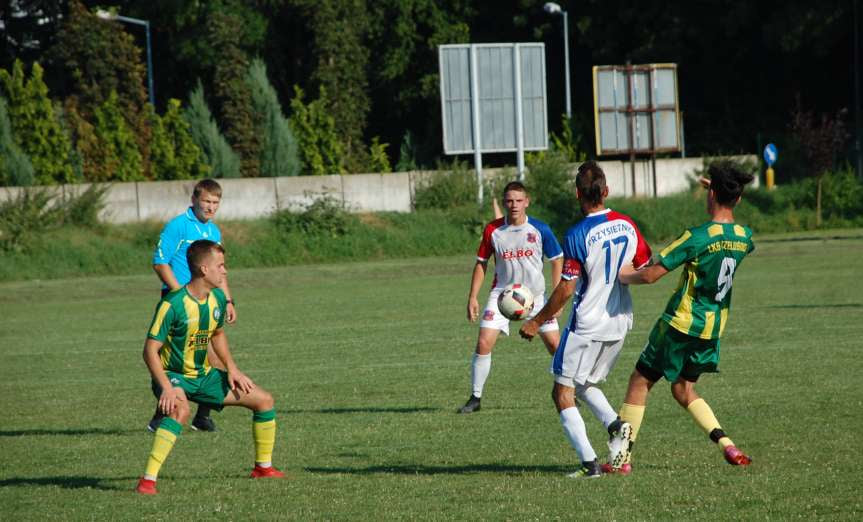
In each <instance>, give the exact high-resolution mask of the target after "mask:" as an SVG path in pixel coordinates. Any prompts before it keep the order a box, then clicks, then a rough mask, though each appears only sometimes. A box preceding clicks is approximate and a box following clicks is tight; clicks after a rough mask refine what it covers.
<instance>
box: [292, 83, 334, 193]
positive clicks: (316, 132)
mask: <svg viewBox="0 0 863 522" xmlns="http://www.w3.org/2000/svg"><path fill="white" fill-rule="evenodd" d="M303 96H304V93H303V90H302V89H300V88H299V87H298V86H294V99H293V100H291V109H292V110H293V114H292V115H291V119H290V122H291V128H292V129H293V130H294V134H295V135H296V137H297V140H299V144H300V157H302V159H303V167H304V169H305V171H306V172H307V173H308V174H311V175H313V176H323V175H326V174H344V172H345V169H344V153H343V149H342V144H341V141H340V140H339V136H338V134H337V132H336V122H335V119H334V118H333V117H332V115H331V114H330V112H329V111H328V110H327V90H326V89H325V88H323V87H322V88H321V93H320V97H319V98H318V99H317V100H315V101H313V102H310V103H308V104H306V103H304V102H303Z"/></svg>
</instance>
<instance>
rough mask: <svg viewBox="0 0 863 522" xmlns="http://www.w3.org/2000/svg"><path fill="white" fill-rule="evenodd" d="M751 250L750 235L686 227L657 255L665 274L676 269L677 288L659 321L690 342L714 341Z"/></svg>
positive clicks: (711, 225)
mask: <svg viewBox="0 0 863 522" xmlns="http://www.w3.org/2000/svg"><path fill="white" fill-rule="evenodd" d="M754 249H755V244H754V243H753V242H752V230H750V229H749V228H748V227H744V226H741V225H736V224H734V223H716V222H713V221H708V222H707V223H704V224H703V225H700V226H697V227H694V228H690V229H688V230H686V231H685V232H683V234H681V236H680V237H679V238H677V239H676V240H675V241H674V242H673V243H671V244H670V245H668V246H667V247H666V248H665V249H664V250H663V251H662V252H660V254H659V262H660V263H661V264H662V266H664V267H665V268H667V269H668V270H669V271H671V270H674V269H675V268H677V267H678V266H680V265H684V266H683V273H682V274H681V276H680V283H679V284H678V286H677V289H676V290H675V291H674V294H673V295H672V296H671V299H669V301H668V305H667V306H666V307H665V312H664V313H663V314H662V319H663V320H664V321H666V322H667V323H668V324H670V325H671V326H672V327H674V328H675V329H676V330H678V331H680V332H683V333H685V334H687V335H690V336H692V337H699V338H701V339H719V337H720V336H721V335H722V332H723V330H724V329H725V322H726V320H727V319H728V309H729V308H730V307H731V284H732V283H733V278H734V272H735V271H736V270H737V268H738V267H739V266H740V263H741V262H742V261H743V258H744V257H746V254H748V253H749V252H752V251H753V250H754Z"/></svg>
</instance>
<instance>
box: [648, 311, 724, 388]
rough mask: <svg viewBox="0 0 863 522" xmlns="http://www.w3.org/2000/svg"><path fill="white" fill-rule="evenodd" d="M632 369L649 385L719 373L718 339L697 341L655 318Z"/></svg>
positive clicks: (689, 379) (692, 380)
mask: <svg viewBox="0 0 863 522" xmlns="http://www.w3.org/2000/svg"><path fill="white" fill-rule="evenodd" d="M635 368H636V369H637V370H638V371H639V373H641V374H642V375H644V376H645V377H647V378H648V379H650V380H651V381H653V382H656V381H658V380H659V379H660V378H662V377H665V378H666V379H667V380H668V381H669V382H675V381H676V380H677V379H678V378H680V377H683V378H684V379H686V380H687V381H691V382H695V381H697V380H698V377H699V376H700V375H701V374H702V373H715V372H718V371H719V339H699V338H698V337H692V336H691V335H686V334H685V333H683V332H680V331H678V330H676V329H675V328H674V327H672V326H671V325H669V324H668V323H667V322H665V321H663V320H662V319H659V320H658V321H656V324H655V325H654V326H653V330H651V331H650V337H649V338H648V340H647V345H646V346H645V347H644V350H643V351H642V352H641V357H639V358H638V362H637V363H636V365H635Z"/></svg>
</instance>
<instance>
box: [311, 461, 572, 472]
mask: <svg viewBox="0 0 863 522" xmlns="http://www.w3.org/2000/svg"><path fill="white" fill-rule="evenodd" d="M305 470H306V471H308V472H309V473H349V474H352V475H375V474H390V475H464V474H469V473H504V474H511V475H520V474H522V473H555V474H559V473H569V472H572V471H575V466H574V465H573V466H566V467H564V466H518V465H513V464H502V463H497V464H471V465H467V466H425V465H422V464H407V465H394V466H386V465H384V466H369V467H366V468H351V467H335V468H305Z"/></svg>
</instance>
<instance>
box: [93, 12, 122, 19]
mask: <svg viewBox="0 0 863 522" xmlns="http://www.w3.org/2000/svg"><path fill="white" fill-rule="evenodd" d="M96 16H97V17H99V18H101V19H102V20H116V19H117V15H116V14H114V13H112V12H111V11H106V10H104V9H97V10H96Z"/></svg>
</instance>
